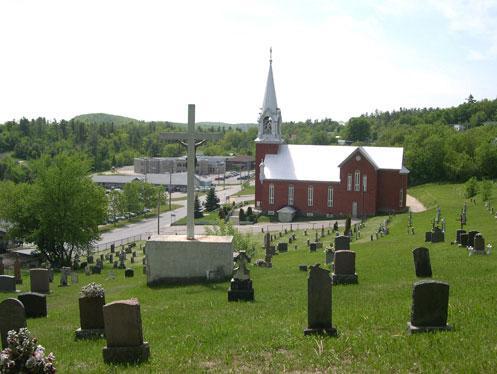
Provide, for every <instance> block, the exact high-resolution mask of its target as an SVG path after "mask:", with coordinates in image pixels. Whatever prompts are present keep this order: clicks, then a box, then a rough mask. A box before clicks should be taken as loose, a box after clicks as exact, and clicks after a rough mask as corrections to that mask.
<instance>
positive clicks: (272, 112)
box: [255, 48, 283, 207]
mask: <svg viewBox="0 0 497 374" xmlns="http://www.w3.org/2000/svg"><path fill="white" fill-rule="evenodd" d="M258 124H259V128H258V133H257V138H256V139H255V204H256V207H260V206H261V202H262V199H264V198H265V197H264V196H265V195H264V191H265V190H266V189H265V186H264V179H265V177H264V158H265V156H266V155H267V154H276V153H278V149H279V145H280V144H282V143H283V139H282V137H281V110H280V108H278V104H277V101H276V90H275V89H274V80H273V56H272V48H270V49H269V72H268V75H267V82H266V91H265V92H264V100H263V101H262V108H261V112H260V114H259V120H258Z"/></svg>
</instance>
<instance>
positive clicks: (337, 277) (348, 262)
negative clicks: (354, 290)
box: [331, 250, 358, 284]
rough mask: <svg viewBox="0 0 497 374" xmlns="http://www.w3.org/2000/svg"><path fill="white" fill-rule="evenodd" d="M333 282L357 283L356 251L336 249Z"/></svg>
mask: <svg viewBox="0 0 497 374" xmlns="http://www.w3.org/2000/svg"><path fill="white" fill-rule="evenodd" d="M331 279H332V284H357V283H358V278H357V274H356V272H355V252H354V251H347V250H340V251H335V256H334V259H333V275H332V277H331Z"/></svg>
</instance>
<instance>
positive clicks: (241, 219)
mask: <svg viewBox="0 0 497 374" xmlns="http://www.w3.org/2000/svg"><path fill="white" fill-rule="evenodd" d="M246 219H247V217H246V216H245V211H244V210H243V208H240V212H239V213H238V220H239V221H240V222H242V221H245V220H246Z"/></svg>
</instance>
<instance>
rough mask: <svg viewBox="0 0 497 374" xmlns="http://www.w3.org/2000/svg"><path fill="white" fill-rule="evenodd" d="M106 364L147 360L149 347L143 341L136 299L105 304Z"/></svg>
mask: <svg viewBox="0 0 497 374" xmlns="http://www.w3.org/2000/svg"><path fill="white" fill-rule="evenodd" d="M103 310H104V326H105V338H106V340H107V346H106V347H104V348H103V351H102V353H103V357H104V362H106V363H137V362H143V361H146V360H148V358H149V357H150V347H149V345H148V343H147V342H144V341H143V330H142V320H141V313H140V303H139V302H138V300H136V299H131V300H120V301H114V302H113V303H109V304H105V305H104V307H103Z"/></svg>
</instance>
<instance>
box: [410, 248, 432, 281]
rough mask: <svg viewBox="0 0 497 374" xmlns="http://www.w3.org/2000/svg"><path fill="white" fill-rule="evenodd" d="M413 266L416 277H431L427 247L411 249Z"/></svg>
mask: <svg viewBox="0 0 497 374" xmlns="http://www.w3.org/2000/svg"><path fill="white" fill-rule="evenodd" d="M412 256H413V258H414V268H415V270H416V276H417V277H431V276H432V272H431V263H430V251H429V250H428V248H425V247H419V248H415V249H414V250H413V251H412Z"/></svg>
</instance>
